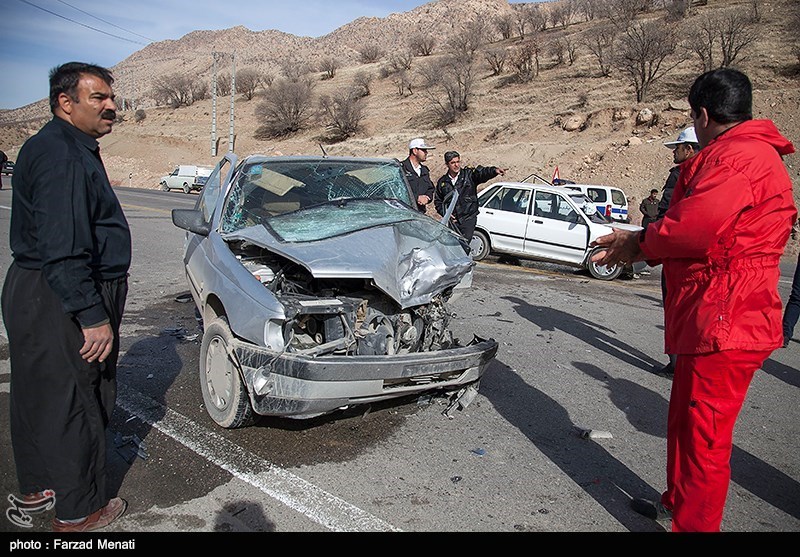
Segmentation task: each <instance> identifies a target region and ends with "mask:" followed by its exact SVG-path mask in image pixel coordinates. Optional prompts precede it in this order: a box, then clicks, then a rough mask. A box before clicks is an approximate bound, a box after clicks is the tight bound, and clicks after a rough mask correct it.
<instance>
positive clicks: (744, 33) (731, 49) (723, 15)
mask: <svg viewBox="0 0 800 557" xmlns="http://www.w3.org/2000/svg"><path fill="white" fill-rule="evenodd" d="M719 21H720V25H719V41H720V48H721V50H722V67H723V68H726V67H730V66H732V65H733V63H734V62H735V61H736V60H737V59H741V58H740V55H741V54H742V51H743V50H744V49H745V48H747V47H748V46H749V45H750V44H752V43H754V42H755V41H756V39H758V31H757V30H756V27H755V25H754V24H753V19H752V15H751V14H750V13H748V10H747V8H733V9H730V10H725V11H723V12H720V14H719Z"/></svg>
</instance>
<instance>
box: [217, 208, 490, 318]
mask: <svg viewBox="0 0 800 557" xmlns="http://www.w3.org/2000/svg"><path fill="white" fill-rule="evenodd" d="M223 237H224V239H225V240H226V241H230V240H246V241H248V242H251V243H253V244H256V245H258V246H260V247H263V248H265V249H268V250H270V251H271V252H273V253H276V254H279V255H282V256H284V257H286V258H288V259H290V260H291V261H294V262H295V263H297V264H299V265H302V266H304V267H305V268H306V269H308V271H309V272H310V273H311V274H312V275H313V276H314V277H316V278H370V279H372V280H373V282H374V283H375V285H376V286H377V287H378V288H380V289H381V290H382V291H383V292H384V293H386V294H387V295H388V296H389V297H391V298H392V299H393V300H395V301H396V302H397V303H398V304H400V306H401V307H402V308H407V307H413V306H418V305H422V304H427V303H429V302H430V301H431V299H432V298H433V296H435V295H436V294H439V293H441V292H442V291H444V290H446V289H447V288H450V287H453V286H456V285H458V284H459V283H461V282H462V281H464V284H462V286H469V285H470V283H471V279H472V274H471V271H472V268H473V267H474V266H475V263H474V261H472V258H471V257H469V256H468V255H466V254H465V253H464V249H463V248H462V247H461V244H460V242H459V241H458V239H457V238H456V237H455V236H454V235H453V234H452V233H451V232H450V231H449V230H447V229H446V228H445V227H444V226H442V225H441V224H440V223H438V222H436V221H434V220H433V219H431V218H429V217H425V216H420V218H414V219H409V220H406V221H402V222H395V223H391V224H385V225H381V226H374V227H370V228H365V229H362V230H356V231H354V232H350V233H348V234H343V235H340V236H334V237H330V238H326V239H324V240H314V241H308V242H281V241H280V240H279V239H278V238H277V237H276V236H275V235H274V234H273V233H272V232H270V231H269V230H268V229H267V228H266V227H265V226H262V225H258V226H252V227H250V228H245V229H242V230H239V231H237V232H234V233H230V234H224V235H223Z"/></svg>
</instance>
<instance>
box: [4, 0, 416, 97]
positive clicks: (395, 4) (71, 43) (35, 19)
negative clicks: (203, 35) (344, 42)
mask: <svg viewBox="0 0 800 557" xmlns="http://www.w3.org/2000/svg"><path fill="white" fill-rule="evenodd" d="M427 3H428V2H425V1H422V0H360V1H359V0H338V1H336V2H331V1H330V0H295V1H294V2H291V1H289V2H287V1H272V0H229V1H220V0H106V1H105V2H97V1H96V0H95V1H90V0H0V75H1V76H3V78H2V85H0V108H18V107H20V106H24V105H26V104H28V103H31V102H34V101H36V100H39V99H42V98H44V97H46V96H47V94H48V83H47V73H48V72H49V71H50V69H51V68H52V67H54V66H57V65H58V64H62V63H64V62H69V61H71V60H79V61H82V62H92V63H95V64H100V65H102V66H106V67H111V66H114V65H115V64H117V63H119V62H121V61H122V60H124V59H125V58H127V57H128V56H130V55H131V54H133V53H134V52H136V51H137V50H141V49H142V48H144V47H145V46H146V45H147V44H149V43H150V42H151V41H152V42H157V41H163V40H166V39H179V38H181V37H182V36H184V35H186V34H187V33H190V32H192V31H196V30H215V29H227V28H230V27H234V26H236V25H244V26H245V27H247V28H248V29H250V30H252V31H263V30H265V29H277V30H278V31H283V32H285V33H292V34H293V35H298V36H308V37H319V36H322V35H325V34H327V33H330V32H331V31H333V30H335V29H337V28H338V27H341V26H342V25H344V24H345V23H349V22H351V21H353V20H355V19H357V18H359V17H362V16H374V17H385V16H387V15H389V14H390V13H393V12H406V11H409V10H412V9H414V8H416V7H417V6H421V5H423V4H427ZM91 28H93V29H91Z"/></svg>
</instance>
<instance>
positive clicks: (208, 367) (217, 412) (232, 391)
mask: <svg viewBox="0 0 800 557" xmlns="http://www.w3.org/2000/svg"><path fill="white" fill-rule="evenodd" d="M232 341H233V334H232V333H231V330H230V327H228V321H227V320H226V319H225V318H224V317H218V318H216V319H214V320H213V321H212V322H211V323H210V324H209V325H208V327H206V328H205V331H204V332H203V342H202V344H201V346H200V390H201V391H202V392H203V402H204V403H205V406H206V411H207V412H208V414H209V416H211V418H212V419H213V420H214V421H215V422H217V423H218V424H219V425H220V426H222V427H224V428H228V429H236V428H240V427H244V426H247V425H250V424H251V423H253V421H254V420H255V417H256V415H255V412H254V411H253V407H252V406H251V405H250V399H249V398H248V396H247V389H246V388H245V386H244V383H243V382H242V378H241V376H240V375H239V369H238V366H236V364H235V363H234V362H233V361H232V360H231V356H230V354H229V351H230V350H231V344H232Z"/></svg>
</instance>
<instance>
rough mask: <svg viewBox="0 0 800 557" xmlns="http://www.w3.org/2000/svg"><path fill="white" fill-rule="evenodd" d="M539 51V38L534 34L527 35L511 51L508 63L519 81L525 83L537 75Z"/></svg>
mask: <svg viewBox="0 0 800 557" xmlns="http://www.w3.org/2000/svg"><path fill="white" fill-rule="evenodd" d="M539 51H540V46H539V40H538V38H537V37H536V36H529V37H528V38H527V39H525V40H524V41H522V42H521V43H520V44H519V45H517V46H516V47H515V48H514V49H513V50H512V51H511V54H510V56H509V63H510V64H511V67H512V68H514V76H515V77H516V78H517V81H519V82H520V83H527V82H529V81H531V80H532V79H533V78H535V77H538V75H539Z"/></svg>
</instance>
